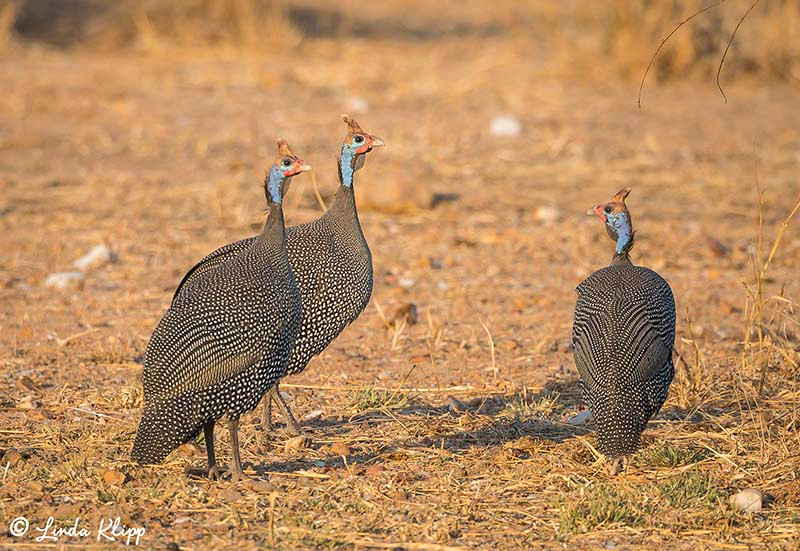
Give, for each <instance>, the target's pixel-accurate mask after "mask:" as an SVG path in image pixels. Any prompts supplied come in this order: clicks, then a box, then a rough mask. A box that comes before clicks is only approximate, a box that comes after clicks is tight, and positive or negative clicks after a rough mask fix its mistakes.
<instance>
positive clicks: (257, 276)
mask: <svg viewBox="0 0 800 551" xmlns="http://www.w3.org/2000/svg"><path fill="white" fill-rule="evenodd" d="M278 151H279V153H280V156H279V157H278V158H277V159H276V160H275V162H274V164H273V165H272V166H271V167H270V169H269V171H268V173H267V176H266V179H265V183H264V186H265V188H266V194H267V199H268V203H269V215H268V218H267V221H266V223H265V224H264V229H263V230H262V231H261V233H260V234H259V235H258V236H257V237H256V238H255V239H254V240H253V241H252V242H251V243H250V244H249V246H248V248H247V249H246V250H244V251H242V252H241V254H239V255H237V256H236V257H235V258H232V259H230V261H229V262H226V263H224V264H222V265H220V266H219V267H218V269H217V270H214V271H211V272H208V273H206V274H203V275H202V276H198V277H196V278H193V279H192V281H190V282H188V284H187V285H185V287H184V289H183V291H182V292H181V294H180V296H178V297H177V298H175V299H174V300H173V302H172V304H171V305H170V307H169V309H168V310H167V312H166V313H165V314H164V317H163V318H161V321H160V322H159V324H158V326H157V327H156V329H155V331H153V335H152V337H151V338H150V342H149V343H148V345H147V351H146V353H145V359H144V370H143V373H142V385H143V387H144V411H143V413H142V419H141V421H140V423H139V428H138V430H137V432H136V440H135V442H134V445H133V453H132V456H133V459H134V460H136V461H138V462H139V463H144V464H148V463H160V462H162V461H163V460H164V459H165V458H166V457H167V455H168V454H169V453H170V452H171V451H172V450H173V449H175V448H176V447H178V446H179V445H181V444H183V443H184V442H187V441H189V440H191V439H193V438H195V437H196V436H197V435H198V434H199V433H200V431H201V430H204V431H205V439H206V448H207V451H208V467H209V471H208V472H209V477H210V478H218V477H219V470H218V469H217V465H216V459H215V456H214V424H215V423H216V421H218V420H219V419H221V418H222V417H227V419H228V426H229V429H230V433H231V446H232V448H233V449H232V458H231V476H232V477H233V479H234V480H238V479H239V478H240V477H241V476H242V468H241V462H240V460H239V443H238V425H239V416H240V415H241V414H242V413H244V412H246V411H249V410H252V409H253V408H255V407H256V406H257V405H258V403H259V401H261V398H262V397H263V396H264V394H265V393H266V392H267V391H268V390H269V389H270V388H271V387H272V386H273V385H274V384H275V383H276V382H277V381H278V380H279V379H280V377H282V376H283V375H284V373H285V372H286V368H287V365H288V359H289V354H290V353H291V350H292V347H293V345H294V341H295V338H296V336H297V331H298V329H299V328H300V323H301V319H302V310H301V308H300V294H299V293H298V291H297V286H296V284H295V280H294V277H293V276H292V271H291V268H290V265H289V258H288V255H287V252H286V237H285V229H284V219H283V208H282V199H283V196H284V194H285V193H286V191H287V189H288V187H289V182H290V180H291V178H292V176H295V175H296V174H298V173H300V172H304V171H306V170H310V168H311V167H310V166H308V165H307V164H305V162H304V161H303V160H301V159H298V158H297V157H296V156H295V155H294V154H293V153H292V152H291V150H290V148H289V146H288V144H286V142H285V141H283V140H279V141H278Z"/></svg>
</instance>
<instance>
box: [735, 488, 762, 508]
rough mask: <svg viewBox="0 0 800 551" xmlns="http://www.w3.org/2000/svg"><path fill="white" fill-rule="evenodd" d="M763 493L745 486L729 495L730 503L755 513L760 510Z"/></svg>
mask: <svg viewBox="0 0 800 551" xmlns="http://www.w3.org/2000/svg"><path fill="white" fill-rule="evenodd" d="M763 500H764V494H762V493H761V492H760V491H759V490H756V489H754V488H745V489H744V490H742V491H741V492H738V493H736V494H733V495H732V496H731V503H732V504H733V506H734V507H736V508H737V509H739V510H740V511H744V512H746V513H757V512H759V511H760V510H761V507H762V504H763Z"/></svg>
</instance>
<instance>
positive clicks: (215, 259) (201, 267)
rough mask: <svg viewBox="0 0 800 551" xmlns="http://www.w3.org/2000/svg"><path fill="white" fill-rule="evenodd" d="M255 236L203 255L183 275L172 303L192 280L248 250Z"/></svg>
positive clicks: (173, 302)
mask: <svg viewBox="0 0 800 551" xmlns="http://www.w3.org/2000/svg"><path fill="white" fill-rule="evenodd" d="M255 239H256V238H255V236H254V237H248V238H247V239H240V240H239V241H235V242H233V243H228V244H227V245H225V246H223V247H220V248H219V249H217V250H215V251H214V252H212V253H209V254H207V255H206V256H205V257H203V259H202V260H200V262H198V263H197V264H195V265H194V266H192V267H191V268H190V269H189V271H188V272H186V275H184V276H183V279H181V282H180V283H179V284H178V287H177V288H176V289H175V294H173V295H172V304H175V301H176V300H177V298H178V296H179V295H180V294H181V292H182V291H184V290H185V289H186V288H187V287H189V286H190V284H191V283H192V282H194V281H195V280H196V279H198V278H199V277H200V276H202V275H203V274H206V273H208V272H210V271H211V270H214V269H215V268H217V267H218V266H219V265H220V264H224V263H225V262H227V261H228V260H230V259H231V258H235V257H236V256H239V255H240V254H242V253H244V252H246V251H247V250H248V249H249V248H250V246H251V245H252V244H253V242H254V241H255Z"/></svg>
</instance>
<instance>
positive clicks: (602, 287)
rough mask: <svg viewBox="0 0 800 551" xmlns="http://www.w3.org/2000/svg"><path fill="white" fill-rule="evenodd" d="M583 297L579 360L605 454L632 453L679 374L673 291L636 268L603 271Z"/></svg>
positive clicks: (586, 285)
mask: <svg viewBox="0 0 800 551" xmlns="http://www.w3.org/2000/svg"><path fill="white" fill-rule="evenodd" d="M576 291H577V293H578V301H577V303H576V305H575V315H574V320H573V332H572V342H573V348H574V352H573V353H574V357H575V364H576V366H577V368H578V371H579V373H580V376H581V386H582V389H583V392H584V399H585V400H586V402H587V404H588V405H589V407H590V409H591V410H592V413H593V416H594V418H595V422H596V425H597V436H598V447H599V449H600V451H601V452H603V453H604V454H606V455H608V456H610V457H616V456H620V455H625V454H628V453H632V452H633V451H635V450H636V449H637V448H638V445H639V437H640V434H641V432H642V431H643V430H644V428H645V426H646V425H647V421H648V420H649V419H650V417H651V416H652V415H654V414H655V413H656V412H657V411H658V410H659V409H660V408H661V406H662V404H663V403H664V400H665V399H666V397H667V392H668V390H669V385H670V382H671V381H672V377H673V374H674V368H673V364H672V347H673V343H674V341H675V301H674V298H673V296H672V291H671V289H670V287H669V285H668V284H667V282H666V281H664V279H663V278H662V277H661V276H659V275H658V274H657V273H656V272H654V271H653V270H650V269H648V268H644V267H641V266H633V265H630V264H620V265H612V266H608V267H606V268H602V269H600V270H597V271H596V272H594V273H593V274H592V275H590V276H589V277H588V278H587V279H586V280H584V281H583V282H582V283H581V284H580V285H578V287H577V289H576Z"/></svg>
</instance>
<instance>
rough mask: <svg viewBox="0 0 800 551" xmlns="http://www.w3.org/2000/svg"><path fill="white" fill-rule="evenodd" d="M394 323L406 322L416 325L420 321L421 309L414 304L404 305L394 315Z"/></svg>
mask: <svg viewBox="0 0 800 551" xmlns="http://www.w3.org/2000/svg"><path fill="white" fill-rule="evenodd" d="M392 321H394V322H395V323H397V322H399V321H405V322H406V323H408V324H409V325H416V324H417V322H418V321H419V309H418V308H417V305H416V304H414V303H413V302H409V303H407V304H404V305H403V306H401V307H400V308H398V309H397V312H395V313H394V319H393V320H392Z"/></svg>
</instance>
